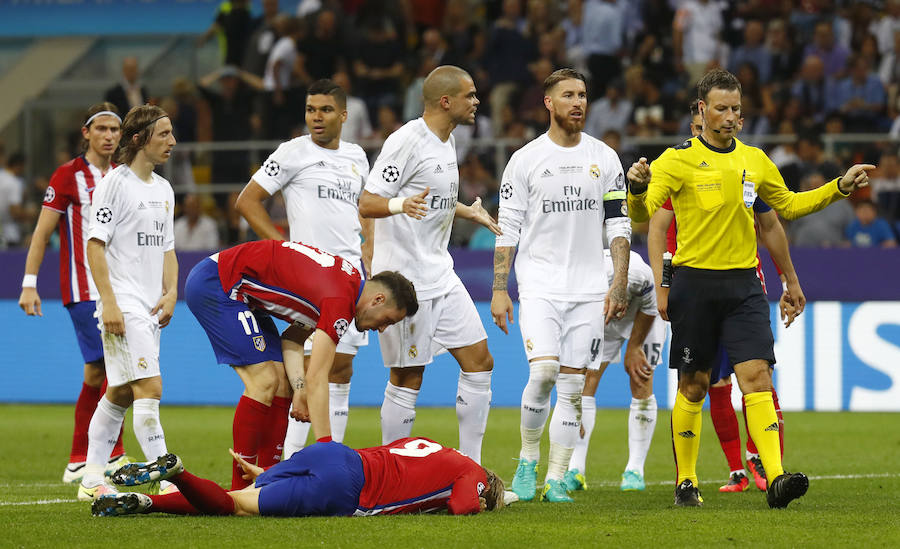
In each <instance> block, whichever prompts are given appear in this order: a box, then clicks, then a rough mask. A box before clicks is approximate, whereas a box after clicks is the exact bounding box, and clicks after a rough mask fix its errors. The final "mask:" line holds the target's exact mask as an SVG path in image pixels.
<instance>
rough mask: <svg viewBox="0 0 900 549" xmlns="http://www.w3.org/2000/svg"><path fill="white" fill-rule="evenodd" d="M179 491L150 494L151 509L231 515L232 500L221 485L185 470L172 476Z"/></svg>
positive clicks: (187, 513)
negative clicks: (160, 494) (157, 494)
mask: <svg viewBox="0 0 900 549" xmlns="http://www.w3.org/2000/svg"><path fill="white" fill-rule="evenodd" d="M170 480H171V482H172V483H173V484H175V486H177V487H178V490H179V492H175V493H173V494H166V495H164V496H150V499H151V500H152V501H153V507H152V509H151V510H152V511H158V512H160V513H171V514H173V515H232V514H234V500H233V499H231V496H229V495H228V492H226V491H225V490H224V489H223V488H222V487H221V486H219V485H218V484H216V483H215V482H213V481H211V480H207V479H205V478H200V477H198V476H194V475H192V474H190V473H188V472H187V471H184V472H182V473H180V474H178V475H175V476H174V477H172V478H171V479H170Z"/></svg>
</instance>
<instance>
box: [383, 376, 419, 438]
mask: <svg viewBox="0 0 900 549" xmlns="http://www.w3.org/2000/svg"><path fill="white" fill-rule="evenodd" d="M418 398H419V391H418V389H409V388H406V387H397V386H396V385H394V384H393V383H391V382H390V381H388V384H387V387H386V388H385V389H384V402H383V403H382V404H381V443H382V444H390V443H391V442H394V441H395V440H397V439H401V438H406V437H408V436H409V435H410V434H412V428H413V423H415V421H416V400H418Z"/></svg>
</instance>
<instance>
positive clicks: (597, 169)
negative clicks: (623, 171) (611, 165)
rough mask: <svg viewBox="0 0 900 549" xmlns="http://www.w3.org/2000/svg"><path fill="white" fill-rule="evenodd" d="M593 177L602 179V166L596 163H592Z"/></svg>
mask: <svg viewBox="0 0 900 549" xmlns="http://www.w3.org/2000/svg"><path fill="white" fill-rule="evenodd" d="M591 177H593V178H594V179H600V167H599V166H597V165H596V164H591Z"/></svg>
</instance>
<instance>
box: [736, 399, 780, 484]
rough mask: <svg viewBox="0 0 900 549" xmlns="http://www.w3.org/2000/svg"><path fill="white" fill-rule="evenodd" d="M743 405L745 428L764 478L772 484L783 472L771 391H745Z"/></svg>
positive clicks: (776, 416) (776, 417) (776, 418)
mask: <svg viewBox="0 0 900 549" xmlns="http://www.w3.org/2000/svg"><path fill="white" fill-rule="evenodd" d="M744 405H745V406H746V408H747V430H748V431H750V436H751V437H753V442H754V443H755V444H756V448H757V449H758V450H759V458H760V459H761V460H762V463H763V468H764V469H765V470H766V480H767V481H768V483H769V484H772V481H773V480H775V478H776V477H778V475H780V474H782V473H784V468H782V466H781V445H780V443H779V441H778V415H777V414H776V413H775V402H774V401H773V400H772V391H761V392H758V393H747V394H746V395H744Z"/></svg>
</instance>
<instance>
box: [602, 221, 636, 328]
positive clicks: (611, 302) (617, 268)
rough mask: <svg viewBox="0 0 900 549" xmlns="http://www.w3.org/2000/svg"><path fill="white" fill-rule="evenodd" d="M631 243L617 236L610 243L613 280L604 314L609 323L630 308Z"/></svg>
mask: <svg viewBox="0 0 900 549" xmlns="http://www.w3.org/2000/svg"><path fill="white" fill-rule="evenodd" d="M630 251H631V244H629V242H628V239H627V238H623V237H616V238H613V240H612V242H610V243H609V252H610V256H611V257H612V262H613V270H614V271H613V281H612V284H611V285H610V287H609V292H608V293H607V294H606V304H605V305H604V309H605V310H604V316H605V317H606V322H607V324H608V323H609V322H610V321H612V320H617V319H619V318H622V316H624V315H625V309H627V308H628V259H629V253H630Z"/></svg>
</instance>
